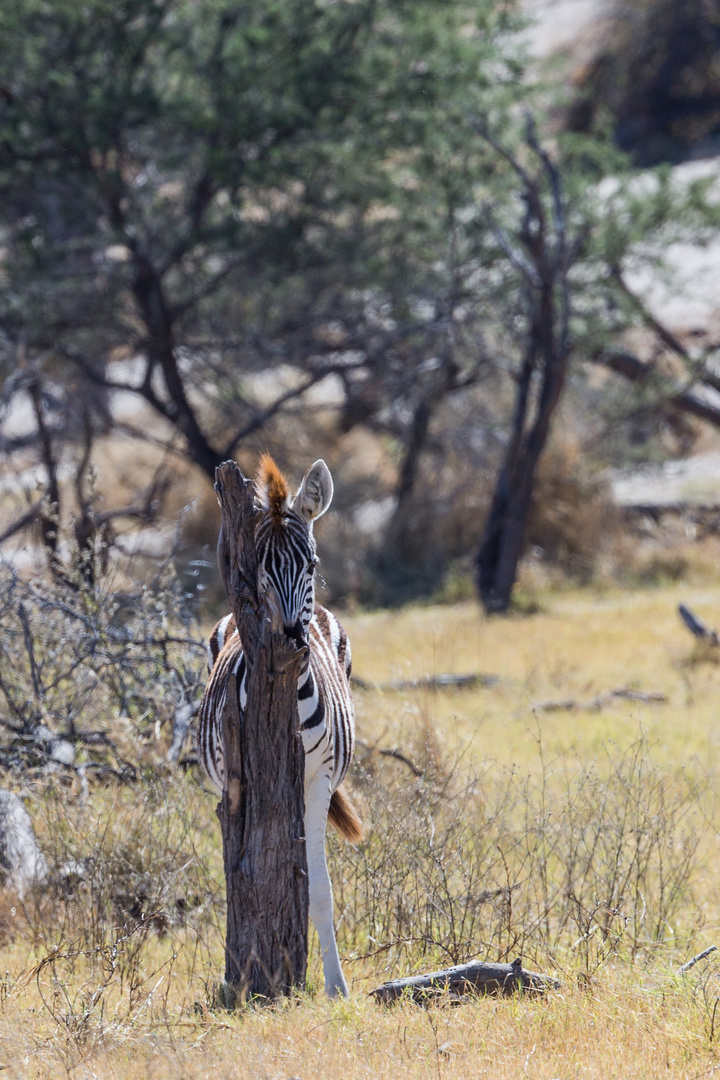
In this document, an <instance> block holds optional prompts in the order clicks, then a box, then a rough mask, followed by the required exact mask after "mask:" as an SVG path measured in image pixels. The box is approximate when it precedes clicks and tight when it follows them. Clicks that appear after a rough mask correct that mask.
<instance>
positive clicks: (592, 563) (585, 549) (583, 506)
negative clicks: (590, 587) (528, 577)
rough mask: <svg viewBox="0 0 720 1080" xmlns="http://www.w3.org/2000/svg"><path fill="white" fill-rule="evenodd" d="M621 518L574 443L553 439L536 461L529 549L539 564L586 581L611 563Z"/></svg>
mask: <svg viewBox="0 0 720 1080" xmlns="http://www.w3.org/2000/svg"><path fill="white" fill-rule="evenodd" d="M620 531H621V519H620V514H619V512H618V509H617V507H616V505H615V503H614V502H613V500H612V495H611V492H610V488H609V485H608V483H607V481H606V480H605V479H604V478H602V477H600V476H598V475H597V474H596V473H593V472H592V471H590V469H589V468H588V466H587V465H586V463H585V461H584V459H583V456H582V453H581V451H580V449H579V447H578V446H577V445H575V444H572V443H569V442H560V441H557V440H556V441H554V442H553V443H552V444H551V446H550V447H549V448H548V450H547V451H546V453H545V454H544V456H543V457H542V458H541V460H540V465H539V469H538V474H537V480H536V483H535V489H534V493H533V504H532V511H531V515H530V520H529V523H528V547H529V548H531V549H535V551H536V553H538V554H539V556H540V557H541V559H542V561H543V562H546V563H548V564H550V565H552V566H555V567H558V568H559V569H561V570H562V571H563V572H564V573H565V574H569V575H571V576H572V577H574V578H576V579H579V580H580V581H582V582H587V581H589V580H591V579H592V578H593V576H594V575H595V574H596V572H597V571H598V569H603V568H604V567H603V563H605V564H608V563H612V562H613V561H614V553H615V551H616V549H617V547H618V544H619V542H620Z"/></svg>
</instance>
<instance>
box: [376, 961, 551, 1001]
mask: <svg viewBox="0 0 720 1080" xmlns="http://www.w3.org/2000/svg"><path fill="white" fill-rule="evenodd" d="M559 986H560V983H559V982H558V981H557V979H553V978H552V977H551V976H550V975H539V974H538V973H537V972H534V971H525V969H524V968H523V966H522V961H521V960H520V959H518V960H515V961H513V963H512V964H493V963H487V962H483V961H480V960H473V961H471V962H470V963H469V964H459V965H458V966H457V967H452V968H447V969H446V970H444V971H433V972H432V973H431V974H430V975H413V976H411V977H409V978H407V979H394V980H393V981H392V982H386V983H383V985H382V986H378V987H377V989H376V990H372V991H371V996H372V997H374V998H375V999H376V1001H380V1002H382V1003H383V1004H385V1005H391V1004H393V1002H396V1001H399V1000H400V999H401V998H411V999H412V1000H413V1001H416V1002H417V1003H418V1004H420V1005H427V1004H430V1003H431V1002H432V1001H436V1000H437V999H438V998H439V997H440V996H441V995H443V994H447V993H449V994H451V995H452V996H453V997H458V996H461V995H463V994H480V995H484V994H492V995H496V996H501V997H509V996H510V995H511V994H517V993H529V994H544V993H546V992H547V991H548V990H556V989H557V988H558V987H559Z"/></svg>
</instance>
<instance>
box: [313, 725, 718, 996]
mask: <svg viewBox="0 0 720 1080" xmlns="http://www.w3.org/2000/svg"><path fill="white" fill-rule="evenodd" d="M459 781H460V774H459V772H458V771H457V770H454V769H451V768H450V769H448V771H447V773H446V778H445V782H444V783H442V784H439V783H438V775H437V772H436V771H435V772H433V773H432V774H428V775H425V774H423V775H421V776H420V777H413V776H412V775H410V774H409V773H408V771H407V769H406V768H405V767H404V766H403V763H402V762H400V763H398V762H397V761H395V762H392V761H391V760H390V759H386V760H385V763H384V764H383V767H382V770H380V769H378V768H377V767H376V768H375V769H374V771H373V775H372V776H368V774H366V773H364V772H363V770H362V767H360V768H359V770H358V774H357V777H356V782H357V784H358V785H359V787H360V788H361V789H362V790H364V791H365V798H366V800H367V802H368V804H369V806H370V808H371V812H372V826H371V828H370V831H369V833H368V836H367V838H366V840H365V841H364V842H363V843H362V844H361V845H360V846H359V848H358V849H356V850H354V849H351V848H348V847H346V846H342V845H339V844H333V853H332V862H333V867H334V869H333V870H332V871H331V876H332V878H333V881H334V883H335V884H334V892H335V900H336V911H337V914H338V917H339V918H340V923H341V928H340V938H341V942H342V947H343V948H344V949H345V951H347V952H350V953H351V954H353V958H354V959H360V958H365V959H371V960H372V963H373V966H374V967H375V966H376V965H377V966H378V967H379V969H380V970H381V971H386V972H392V973H393V974H395V975H400V974H402V973H403V972H406V971H409V970H410V969H413V968H417V967H420V966H422V967H425V968H427V967H428V966H434V965H441V966H447V965H448V964H455V963H460V962H464V961H467V960H469V959H471V958H473V957H480V958H482V959H490V960H498V959H501V960H506V959H509V960H511V959H513V958H514V957H515V956H516V955H519V954H521V955H524V956H525V957H527V958H528V959H530V958H532V960H533V961H537V962H539V963H552V964H554V965H557V966H560V967H567V968H572V969H574V970H577V969H578V968H579V969H580V970H582V971H583V972H584V973H585V974H586V975H587V976H591V975H593V974H594V973H595V972H596V971H597V970H598V968H600V967H601V966H602V964H603V963H605V962H606V961H607V960H608V959H609V958H610V957H611V956H618V955H624V956H625V957H627V958H630V959H634V958H636V957H637V956H639V955H641V954H645V953H647V952H648V951H652V950H656V949H658V948H660V947H662V946H663V945H665V944H666V943H667V942H668V941H672V943H673V944H677V945H678V946H679V947H682V945H683V944H684V943H685V941H686V940H687V938H688V937H690V936H692V932H693V929H694V926H695V923H694V916H695V912H694V906H693V898H692V883H693V878H694V875H695V872H696V870H697V869H698V862H699V857H698V848H699V844H700V838H701V826H700V825H698V824H696V823H695V822H694V820H693V815H692V812H693V809H694V807H695V804H696V800H697V795H698V791H697V789H696V787H695V786H694V785H693V784H692V783H691V782H690V781H689V780H688V779H687V778H686V777H684V776H682V775H681V776H679V777H677V776H671V775H669V774H667V773H664V772H663V771H662V770H661V769H660V768H659V767H658V766H656V765H655V764H654V762H653V760H652V756H651V753H650V748H649V746H648V743H647V741H646V739H645V738H644V737H640V738H639V739H638V740H637V741H636V742H635V743H634V744H633V745H631V746H630V747H629V748H628V749H627V750H626V751H625V752H624V753H622V754H618V753H617V751H612V752H608V754H607V757H606V759H605V760H604V761H601V762H597V763H596V764H592V765H590V766H587V767H585V766H580V765H578V767H577V768H576V769H575V770H572V771H567V772H564V773H562V774H554V773H553V772H552V770H551V769H549V768H546V767H543V771H542V774H541V776H540V777H539V779H535V778H529V777H524V776H520V775H518V774H516V773H514V772H508V773H505V772H503V773H501V774H500V775H497V774H496V773H495V772H494V771H493V770H492V769H490V768H488V769H487V770H486V771H485V772H484V773H482V774H479V775H476V776H472V777H466V778H465V780H464V782H463V783H462V786H459Z"/></svg>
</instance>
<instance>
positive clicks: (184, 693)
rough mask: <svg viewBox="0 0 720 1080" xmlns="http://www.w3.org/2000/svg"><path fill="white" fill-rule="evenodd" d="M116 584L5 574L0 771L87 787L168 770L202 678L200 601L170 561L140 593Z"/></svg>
mask: <svg viewBox="0 0 720 1080" xmlns="http://www.w3.org/2000/svg"><path fill="white" fill-rule="evenodd" d="M112 584H113V582H112V578H104V579H102V581H101V583H99V584H93V585H88V584H87V582H86V581H85V579H84V577H83V575H82V573H80V572H79V573H78V574H77V575H76V576H75V577H70V578H69V579H67V580H63V581H59V582H55V583H51V582H47V581H29V582H28V581H24V580H23V579H21V578H20V577H19V575H18V574H17V573H16V572H15V571H14V570H13V569H12V568H11V567H9V566H8V565H6V564H0V715H1V716H2V727H1V728H0V770H7V771H8V772H9V773H11V774H16V775H22V776H23V777H27V776H28V770H30V772H31V774H33V775H36V774H37V775H46V774H48V773H49V772H58V773H60V774H62V775H63V777H64V778H65V779H66V780H67V781H71V780H77V781H78V782H79V783H81V784H83V785H84V784H86V783H87V782H88V780H89V779H91V778H92V777H93V776H95V775H99V776H110V775H113V776H115V778H117V779H121V780H125V781H130V780H132V779H133V778H134V777H135V775H136V773H137V770H138V769H139V768H141V767H142V766H143V765H145V764H148V763H156V762H157V760H158V759H160V760H162V758H163V756H164V753H165V750H166V748H167V746H166V738H165V737H164V736H169V735H170V728H171V726H172V722H173V720H174V718H175V717H176V715H177V711H178V710H179V709H180V707H181V706H183V705H184V704H186V703H187V702H192V701H195V700H196V699H197V698H198V697H199V696H200V693H201V691H202V685H203V683H204V679H205V663H204V656H205V647H204V644H203V642H202V640H201V639H200V635H199V633H198V630H197V625H196V619H195V611H194V597H193V596H192V595H191V594H190V593H188V592H187V591H186V586H185V585H184V583H183V582H182V581H181V580H180V579H179V577H178V576H177V574H176V573H175V571H174V567H173V565H172V563H171V562H169V563H167V564H165V565H164V566H163V567H161V568H160V569H159V571H158V573H157V575H156V577H155V579H154V580H153V581H152V582H150V583H149V584H146V585H141V584H138V585H136V586H135V588H134V589H133V590H132V591H122V592H120V591H115V590H113V588H112ZM163 729H164V731H163Z"/></svg>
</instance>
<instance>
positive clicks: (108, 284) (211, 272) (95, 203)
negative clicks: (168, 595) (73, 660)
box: [0, 0, 720, 611]
mask: <svg viewBox="0 0 720 1080" xmlns="http://www.w3.org/2000/svg"><path fill="white" fill-rule="evenodd" d="M717 22H718V18H717V11H716V5H714V4H710V3H700V2H697V3H695V2H694V3H692V4H679V3H672V2H670V0H653V2H650V0H642V2H638V3H635V4H622V3H619V2H618V3H616V4H614V5H611V7H610V12H609V14H607V12H606V18H605V20H604V23H603V33H602V34H598V35H597V47H596V48H595V50H594V54H593V58H592V62H590V63H589V65H587V66H586V67H585V68H583V70H582V71H581V72H580V73H578V72H577V71H575V72H574V74H573V79H574V83H573V80H569V79H567V78H565V79H558V78H557V77H556V75H554V74H547V73H546V72H545V71H544V69H542V68H541V67H540V66H539V65H538V63H537V61H536V60H535V59H534V58H533V57H532V56H530V55H528V48H527V32H526V30H525V11H524V9H523V7H522V5H518V4H515V3H512V2H510V0H507V2H498V0H477V2H475V3H474V4H472V5H468V4H467V3H465V2H458V0H444V2H442V3H437V2H433V3H425V2H424V0H420V2H416V3H413V4H408V3H405V2H402V0H399V2H395V0H382V2H377V0H357V2H352V3H350V2H341V3H334V4H329V3H324V2H320V0H292V2H290V3H287V2H283V3H267V2H262V3H259V2H257V3H256V2H254V0H242V2H240V3H237V2H233V3H228V2H225V0H202V2H197V0H185V2H183V0H123V2H121V3H115V4H112V5H110V4H108V3H106V2H104V0H90V2H89V3H88V4H85V5H83V6H82V7H81V8H79V7H78V6H77V5H75V4H73V3H70V2H69V0H68V2H64V0H53V2H49V0H22V2H19V3H17V4H14V5H11V6H10V7H7V8H5V9H4V10H3V11H2V12H0V31H1V32H2V37H3V41H4V42H5V44H6V47H5V48H4V50H3V55H2V56H1V57H0V196H1V197H0V244H1V248H2V259H1V263H0V374H1V375H2V377H3V379H4V382H3V391H2V400H1V402H0V406H1V407H2V410H3V413H2V417H3V425H2V428H1V429H0V440H1V441H0V450H1V451H2V460H3V471H4V474H5V475H6V477H7V480H6V481H5V482H4V484H3V492H2V499H3V506H4V512H3V526H2V531H1V532H0V541H2V545H3V548H4V550H5V552H6V553H7V555H8V557H9V558H11V560H12V561H13V562H14V564H15V565H16V566H18V567H19V568H20V569H21V570H22V569H23V567H25V568H26V569H27V568H28V567H33V566H36V565H38V561H39V560H40V561H42V559H45V562H46V565H47V566H48V567H49V569H50V570H51V572H52V573H53V574H55V576H57V574H58V573H62V569H61V564H62V562H63V559H64V558H65V559H66V558H67V552H65V553H63V551H61V550H59V544H60V541H59V539H58V530H57V525H58V524H60V525H66V526H68V527H69V528H70V530H71V532H73V533H74V541H73V542H74V543H76V544H77V545H78V546H79V549H80V550H81V551H82V550H84V551H85V552H86V558H85V565H86V566H94V565H95V564H96V556H97V554H98V552H99V551H103V552H104V553H105V556H106V557H107V558H106V561H107V559H112V558H115V557H116V556H117V555H118V554H119V555H120V556H121V557H123V558H124V557H125V556H127V555H128V553H130V552H134V553H136V554H139V555H152V556H154V557H157V556H158V555H163V554H165V553H166V552H167V550H168V549H169V547H170V546H172V544H173V543H174V540H173V539H172V536H171V533H172V526H173V525H174V523H175V522H176V521H177V519H178V517H180V518H181V532H182V544H181V545H180V547H179V548H178V549H177V550H178V555H179V557H180V558H181V559H182V560H184V561H185V563H187V564H190V567H189V572H190V573H191V574H193V575H195V576H196V578H197V579H198V580H200V581H201V583H203V584H205V585H208V586H209V587H210V593H211V594H212V593H213V590H215V592H214V598H215V603H216V605H220V604H222V596H221V595H218V591H217V581H216V578H215V577H214V575H213V573H212V572H211V571H208V570H207V567H205V566H204V565H203V564H204V563H208V562H212V559H211V557H210V556H209V555H208V551H209V550H210V548H211V547H212V545H213V544H214V538H215V534H216V530H217V515H216V511H215V509H214V498H213V496H212V493H211V490H210V485H211V482H212V479H213V474H214V469H215V466H216V465H217V464H218V463H219V462H220V461H222V460H224V459H226V458H228V457H230V456H236V457H237V458H238V459H239V460H240V462H241V464H242V465H243V466H244V467H245V468H246V469H247V470H248V471H252V469H253V468H254V463H255V461H256V459H257V454H258V453H259V452H260V451H262V450H264V449H270V450H271V451H272V452H273V453H274V454H275V455H276V456H277V457H278V460H279V461H280V463H281V464H282V465H283V466H284V467H286V468H288V469H289V470H290V472H291V473H292V475H293V479H294V480H298V479H299V476H300V475H301V473H302V471H303V470H304V469H305V468H306V467H307V466H308V465H309V464H310V463H311V462H312V460H314V459H315V458H316V457H318V456H320V455H321V454H322V455H323V456H325V457H326V458H327V459H328V461H329V463H330V465H331V468H332V469H333V470H334V472H335V473H336V480H337V483H336V490H337V493H338V494H337V497H336V503H335V506H334V508H333V512H332V513H331V515H329V516H328V518H327V519H326V521H325V522H324V523H323V537H322V545H321V546H322V549H323V556H324V571H323V572H324V576H325V579H326V582H327V586H328V589H329V594H331V595H332V596H333V597H335V598H336V599H339V600H341V601H343V602H348V601H359V602H361V603H364V604H388V603H390V604H393V603H399V602H403V601H405V600H407V599H412V598H414V597H418V596H427V595H435V596H437V595H457V591H458V585H457V583H459V582H460V581H461V580H463V581H465V582H466V585H465V586H463V587H462V588H461V590H460V591H463V590H464V591H465V592H467V591H469V590H472V581H473V576H474V579H475V583H476V585H477V587H478V588H479V592H480V599H481V601H482V603H483V605H484V606H485V608H486V610H488V611H493V610H506V609H507V607H508V606H509V604H510V602H511V599H512V591H513V587H514V584H515V580H516V577H517V573H518V567H519V566H520V565H521V560H522V559H523V557H527V555H528V553H530V554H531V555H532V554H533V553H534V557H537V558H540V559H541V560H543V561H545V562H546V563H547V564H548V566H550V567H558V568H560V570H561V571H562V572H563V573H567V572H569V573H571V574H578V575H579V576H580V577H581V579H583V580H588V579H591V578H592V576H593V575H594V574H596V573H598V572H601V571H602V572H607V571H608V570H609V571H610V572H613V573H614V572H616V571H617V570H618V568H622V566H623V565H624V561H623V556H622V554H620V555H618V554H617V551H616V548H617V545H616V539H617V535H618V530H619V531H622V528H621V526H622V527H623V528H624V526H623V523H622V522H621V521H620V517H621V515H618V514H617V513H614V512H610V511H607V512H606V508H607V507H610V506H611V504H612V494H611V491H610V486H609V482H608V479H607V475H608V474H607V473H606V472H605V471H604V470H605V469H606V467H607V466H614V467H618V466H626V465H637V464H642V463H647V462H651V461H660V460H662V459H663V458H665V457H667V456H679V455H683V454H687V453H689V452H690V451H692V450H694V449H697V448H698V447H700V448H701V449H702V448H707V447H708V446H711V445H712V435H708V431H712V429H713V428H714V427H716V426H717V425H718V423H720V399H718V400H717V401H716V400H715V397H714V396H713V395H715V394H716V393H717V389H716V386H715V383H716V382H717V376H716V374H715V368H714V362H715V360H714V357H715V353H716V349H715V347H714V344H713V338H712V334H711V333H710V331H707V332H706V331H705V330H703V331H702V332H697V333H696V334H695V336H694V337H693V336H692V335H691V336H690V337H689V338H688V337H687V335H685V336H683V333H682V332H679V331H677V329H676V327H674V326H673V325H666V324H665V323H664V322H663V321H662V319H661V318H659V313H658V308H657V305H655V306H654V307H653V306H652V305H649V304H648V303H647V301H646V299H645V295H644V290H643V288H642V287H640V286H641V285H642V283H643V281H644V280H645V279H644V278H643V274H645V275H647V274H649V273H650V274H653V275H656V276H657V277H658V279H662V280H664V278H663V274H667V273H669V272H670V271H669V270H668V268H667V266H666V264H665V259H666V255H667V253H668V251H669V250H671V249H672V247H673V245H676V244H677V243H686V242H691V243H692V244H699V245H702V244H708V243H710V242H711V241H712V239H713V237H714V235H715V230H716V224H717V217H718V208H717V207H718V203H717V198H716V195H715V194H714V190H715V189H714V177H713V176H712V175H710V174H702V175H695V174H692V175H691V176H689V177H688V176H686V175H685V174H682V175H679V174H675V173H673V172H672V171H671V170H670V169H668V168H667V167H661V168H659V169H658V170H655V171H647V170H645V171H639V170H638V168H637V163H640V164H647V162H649V161H651V160H652V161H653V162H655V161H657V160H659V159H662V160H665V161H667V160H668V159H670V160H676V159H677V158H678V156H681V154H685V155H687V153H689V152H691V150H692V148H693V147H696V146H697V145H699V144H700V143H702V144H703V145H705V143H706V141H707V139H711V138H712V135H713V132H714V126H713V125H714V123H715V121H714V119H713V118H714V117H715V112H713V108H714V106H713V105H712V102H713V100H714V95H715V86H716V82H715V81H714V80H715V75H714V74H713V72H714V66H713V65H714V63H715V61H714V59H713V57H714V55H715V54H714V52H713V48H714V45H713V43H714V42H715V35H716V33H717ZM690 41H692V42H698V48H697V50H696V51H695V53H693V55H692V56H690V55H689V53H688V48H686V45H687V43H688V42H690ZM633 50H634V51H633ZM618 72H620V73H621V75H618ZM631 72H632V79H630V73H631ZM691 75H692V77H691ZM661 86H662V87H663V88H664V89H663V90H662V94H664V95H665V96H664V97H662V94H661V91H660V89H659V87H661ZM693 95H695V96H694V97H693ZM661 99H662V100H661ZM691 99H692V101H696V103H697V101H700V102H701V105H700V106H698V107H699V109H700V112H699V113H697V114H693V115H700V114H702V116H704V117H705V119H704V120H703V121H702V122H700V121H699V120H697V119H694V120H692V122H691V121H690V120H688V119H687V117H688V116H689V112H688V110H689V108H690V105H689V104H688V103H689V102H690V100H691ZM663 102H665V104H664V105H663ZM668 102H670V104H668ZM672 102H680V104H679V105H677V108H676V113H674V114H673V116H670V113H672V110H673V109H674V108H675V105H673V104H672ZM656 107H657V109H660V108H661V107H662V108H664V109H665V113H666V114H667V116H666V119H667V123H665V121H663V122H662V123H660V121H657V123H656V122H655V120H653V121H652V122H651V121H650V120H647V118H648V117H649V116H650V114H651V112H652V110H653V109H656ZM683 110H685V111H683ZM653 115H655V114H654V113H653ZM637 116H642V117H645V118H646V120H647V123H646V126H645V128H643V129H642V131H640V129H639V128H638V127H637V124H636V122H635V120H634V119H633V117H637ZM643 123H645V120H643ZM633 124H635V127H633ZM653 124H654V125H655V126H654V127H653ZM663 124H665V126H664V127H663ZM648 125H649V126H648ZM658 125H659V126H658ZM641 126H642V125H641ZM629 131H635V132H636V136H637V137H635V136H632V137H631V136H630V135H628V132H629ZM643 132H644V134H643ZM658 132H660V135H658ZM656 135H657V137H658V138H660V137H661V142H657V139H656ZM668 138H671V139H674V140H675V143H674V144H673V147H674V148H671V149H668V146H669V144H668V143H667V139H668ZM653 139H655V142H653V143H652V145H653V146H654V147H655V149H654V150H652V151H651V150H648V149H647V147H646V148H645V149H642V146H645V143H646V142H647V140H650V141H651V142H652V140H653ZM662 139H665V140H666V141H665V142H662ZM643 140H645V142H643ZM661 143H662V145H661ZM641 144H642V146H641ZM648 146H649V143H648ZM663 147H664V148H665V149H664V150H663ZM624 151H629V152H630V155H631V156H630V157H628V156H626V155H625V153H624ZM633 159H634V160H633ZM667 288H668V290H669V291H672V288H673V285H672V283H671V284H669V285H667ZM661 314H662V311H661V312H660V315H661ZM594 507H598V510H597V512H596V511H595V510H594V509H593V508H594ZM593 515H595V517H593ZM591 520H596V521H597V522H598V523H599V522H601V521H602V523H603V525H602V527H599V525H598V527H595V526H594V525H590V526H589V522H590V521H591ZM32 530H34V532H33V531H32ZM33 538H34V539H33ZM38 540H39V541H40V543H39V545H38V544H37V541H38ZM537 558H536V561H537ZM503 560H504V561H503ZM23 572H25V571H24V570H23ZM137 572H140V571H139V570H138V571H137Z"/></svg>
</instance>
